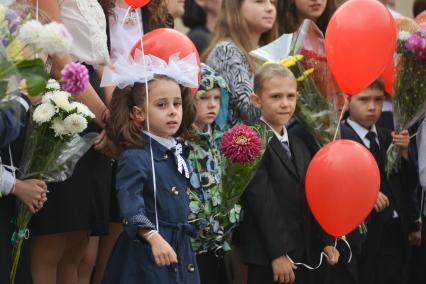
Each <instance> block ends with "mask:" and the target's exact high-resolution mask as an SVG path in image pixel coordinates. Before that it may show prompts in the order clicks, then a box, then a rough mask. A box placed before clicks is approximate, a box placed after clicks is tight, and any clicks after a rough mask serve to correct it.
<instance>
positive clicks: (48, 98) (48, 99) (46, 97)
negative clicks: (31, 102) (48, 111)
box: [41, 92, 55, 103]
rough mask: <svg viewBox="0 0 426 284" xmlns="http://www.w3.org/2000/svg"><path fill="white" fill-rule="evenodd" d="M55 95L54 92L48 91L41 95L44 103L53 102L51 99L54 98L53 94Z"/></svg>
mask: <svg viewBox="0 0 426 284" xmlns="http://www.w3.org/2000/svg"><path fill="white" fill-rule="evenodd" d="M54 95H55V93H54V92H47V93H45V94H44V95H43V96H42V97H41V102H42V103H51V100H52V98H53V96H54Z"/></svg>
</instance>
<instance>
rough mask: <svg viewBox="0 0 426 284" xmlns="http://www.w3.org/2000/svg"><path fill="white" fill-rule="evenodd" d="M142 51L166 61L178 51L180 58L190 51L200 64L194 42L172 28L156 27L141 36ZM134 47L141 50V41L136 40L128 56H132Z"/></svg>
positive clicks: (134, 50)
mask: <svg viewBox="0 0 426 284" xmlns="http://www.w3.org/2000/svg"><path fill="white" fill-rule="evenodd" d="M142 42H143V47H144V53H145V54H151V55H154V56H156V57H159V58H161V59H163V60H165V61H166V62H168V61H169V58H170V56H171V55H174V54H176V53H179V56H180V58H184V57H186V56H188V55H190V54H191V53H195V55H196V56H197V62H198V65H200V56H199V55H198V52H197V49H196V48H195V45H194V43H193V42H192V41H191V40H190V39H189V37H187V36H186V35H185V34H183V33H181V32H179V31H177V30H173V29H166V28H163V29H156V30H153V31H151V32H149V33H147V34H145V35H144V36H143V38H142ZM136 49H139V50H141V41H140V40H138V41H137V42H136V43H135V45H134V46H133V48H132V50H131V51H130V56H131V57H134V55H135V52H136Z"/></svg>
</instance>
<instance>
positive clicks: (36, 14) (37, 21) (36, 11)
mask: <svg viewBox="0 0 426 284" xmlns="http://www.w3.org/2000/svg"><path fill="white" fill-rule="evenodd" d="M36 21H37V22H38V0H37V4H36Z"/></svg>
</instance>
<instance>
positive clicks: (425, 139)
mask: <svg viewBox="0 0 426 284" xmlns="http://www.w3.org/2000/svg"><path fill="white" fill-rule="evenodd" d="M417 145H418V146H417V149H418V151H419V152H418V158H419V177H420V184H421V186H422V187H426V118H425V119H424V120H423V122H422V124H421V126H420V130H419V134H418V144H417Z"/></svg>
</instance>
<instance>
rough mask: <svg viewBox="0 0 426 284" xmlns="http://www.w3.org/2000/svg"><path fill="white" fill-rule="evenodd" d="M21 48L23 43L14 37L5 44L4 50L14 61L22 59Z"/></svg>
mask: <svg viewBox="0 0 426 284" xmlns="http://www.w3.org/2000/svg"><path fill="white" fill-rule="evenodd" d="M23 48H24V45H23V44H22V42H21V41H20V40H18V39H15V40H13V41H12V42H11V43H10V44H9V45H8V46H7V49H6V52H7V55H8V56H9V58H12V59H13V60H14V61H17V60H22V59H24V56H23V54H22V50H23Z"/></svg>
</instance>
